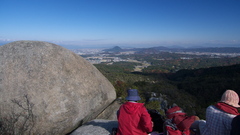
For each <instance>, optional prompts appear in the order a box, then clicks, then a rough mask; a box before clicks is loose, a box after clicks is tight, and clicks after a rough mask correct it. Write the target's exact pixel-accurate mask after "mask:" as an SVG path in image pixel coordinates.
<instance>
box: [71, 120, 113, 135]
mask: <svg viewBox="0 0 240 135" xmlns="http://www.w3.org/2000/svg"><path fill="white" fill-rule="evenodd" d="M117 127H118V122H117V121H113V120H104V119H94V120H92V121H90V122H88V123H86V124H84V125H83V126H81V127H79V128H78V129H77V130H75V131H74V132H72V133H71V134H70V135H110V133H111V132H112V128H117Z"/></svg>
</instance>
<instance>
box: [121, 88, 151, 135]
mask: <svg viewBox="0 0 240 135" xmlns="http://www.w3.org/2000/svg"><path fill="white" fill-rule="evenodd" d="M127 92H128V96H127V97H126V100H128V101H127V102H126V103H124V104H123V105H121V106H120V108H119V110H118V113H117V118H118V131H117V135H147V133H149V132H152V129H153V123H152V121H151V117H150V114H149V113H148V111H147V109H146V107H145V106H144V104H143V103H138V102H137V101H139V100H141V98H140V97H139V96H138V91H137V90H136V89H130V90H128V91H127Z"/></svg>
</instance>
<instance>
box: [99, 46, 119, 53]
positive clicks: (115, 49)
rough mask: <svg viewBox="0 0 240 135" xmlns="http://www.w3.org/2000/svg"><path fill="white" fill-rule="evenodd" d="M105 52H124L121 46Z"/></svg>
mask: <svg viewBox="0 0 240 135" xmlns="http://www.w3.org/2000/svg"><path fill="white" fill-rule="evenodd" d="M103 51H105V52H122V51H124V50H123V49H122V48H120V47H119V46H115V47H113V48H111V49H105V50H103Z"/></svg>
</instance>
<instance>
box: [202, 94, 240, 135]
mask: <svg viewBox="0 0 240 135" xmlns="http://www.w3.org/2000/svg"><path fill="white" fill-rule="evenodd" d="M238 102H239V97H238V95H237V93H235V92H234V91H232V90H227V91H226V92H225V93H224V94H223V95H222V99H221V101H220V102H218V103H217V104H215V105H211V106H209V107H208V108H207V110H206V126H205V129H204V131H203V133H202V135H230V131H231V128H232V127H231V123H232V119H233V118H234V117H236V116H237V115H238V114H239V113H238V110H237V107H240V106H239V105H238Z"/></svg>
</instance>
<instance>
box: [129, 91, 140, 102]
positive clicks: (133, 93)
mask: <svg viewBox="0 0 240 135" xmlns="http://www.w3.org/2000/svg"><path fill="white" fill-rule="evenodd" d="M127 93H128V96H127V97H126V100H128V101H139V100H141V98H140V97H139V95H138V90H137V89H129V90H127Z"/></svg>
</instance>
